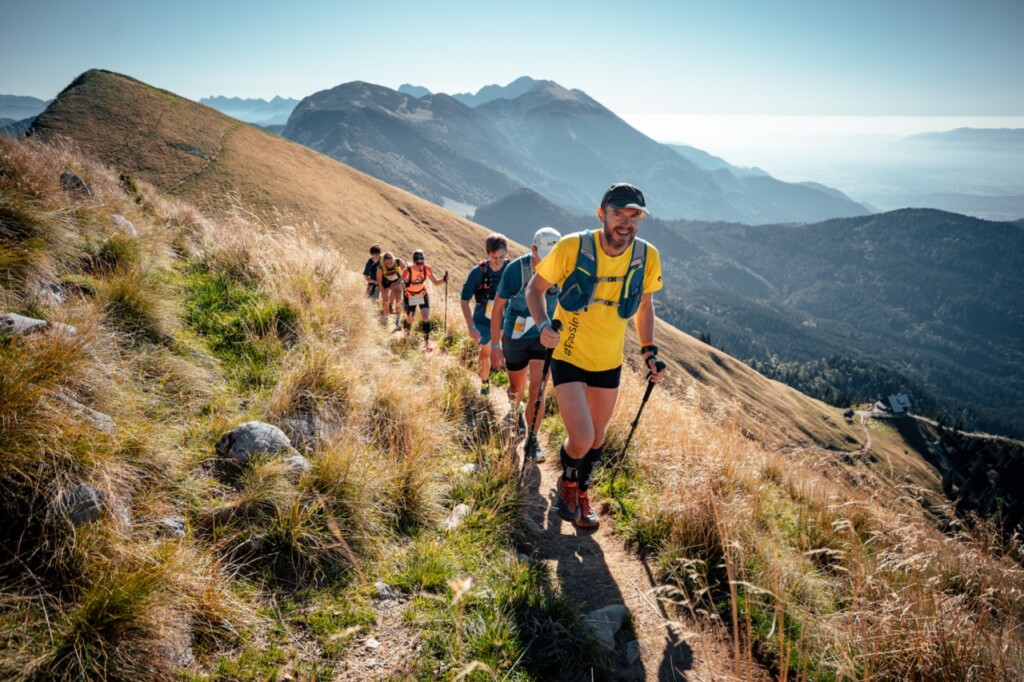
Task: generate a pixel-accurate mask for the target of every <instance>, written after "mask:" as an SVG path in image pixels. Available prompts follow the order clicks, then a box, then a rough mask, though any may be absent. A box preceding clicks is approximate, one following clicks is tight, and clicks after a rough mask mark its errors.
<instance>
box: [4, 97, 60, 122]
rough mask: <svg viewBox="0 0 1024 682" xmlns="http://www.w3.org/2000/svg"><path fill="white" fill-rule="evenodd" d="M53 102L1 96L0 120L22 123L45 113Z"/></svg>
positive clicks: (34, 98) (32, 98)
mask: <svg viewBox="0 0 1024 682" xmlns="http://www.w3.org/2000/svg"><path fill="white" fill-rule="evenodd" d="M52 101H53V100H45V101H44V100H41V99H39V98H37V97H28V96H25V95H0V118H7V119H10V120H12V121H21V120H23V119H26V118H32V117H34V116H38V115H39V114H41V113H43V110H44V109H46V107H47V105H49V104H50V102H52Z"/></svg>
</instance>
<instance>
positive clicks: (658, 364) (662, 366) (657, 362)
mask: <svg viewBox="0 0 1024 682" xmlns="http://www.w3.org/2000/svg"><path fill="white" fill-rule="evenodd" d="M665 367H667V365H666V364H665V363H664V362H663V361H661V360H655V361H654V369H655V371H658V372H660V371H661V370H663V369H665ZM652 376H654V372H652V371H650V370H647V380H648V381H650V380H651V377H652Z"/></svg>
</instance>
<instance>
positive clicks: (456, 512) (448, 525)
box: [441, 503, 470, 530]
mask: <svg viewBox="0 0 1024 682" xmlns="http://www.w3.org/2000/svg"><path fill="white" fill-rule="evenodd" d="M469 512H470V509H469V505H468V504H465V503H461V504H457V505H455V509H452V513H451V514H450V515H449V516H448V518H447V519H445V520H444V521H443V522H442V523H441V527H442V528H443V529H444V530H455V529H456V528H458V527H459V526H461V525H462V522H463V521H465V520H466V517H467V516H468V515H469Z"/></svg>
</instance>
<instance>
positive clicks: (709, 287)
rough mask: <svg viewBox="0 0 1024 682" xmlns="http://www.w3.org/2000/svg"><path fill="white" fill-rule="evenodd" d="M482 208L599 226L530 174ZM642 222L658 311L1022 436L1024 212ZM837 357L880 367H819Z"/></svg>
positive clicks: (798, 379)
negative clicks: (1003, 219)
mask: <svg viewBox="0 0 1024 682" xmlns="http://www.w3.org/2000/svg"><path fill="white" fill-rule="evenodd" d="M473 219H474V220H475V221H476V222H478V223H480V224H481V225H485V226H487V227H489V228H491V229H494V230H497V231H500V232H503V233H505V234H507V235H508V236H509V237H511V238H513V239H516V240H518V241H521V242H524V243H528V242H529V239H530V237H531V235H532V233H533V231H534V230H535V229H536V228H537V227H539V226H542V225H550V226H552V227H555V228H556V229H559V230H560V231H562V232H563V234H564V233H566V232H571V231H576V230H579V229H581V228H584V227H596V226H597V220H596V218H595V217H594V216H593V213H590V212H588V213H587V214H573V213H571V212H568V211H565V210H563V209H561V208H560V207H558V206H555V205H554V204H552V203H551V202H549V201H547V200H546V199H545V198H544V197H542V196H540V195H539V194H537V193H535V192H531V191H529V190H522V191H520V192H517V193H516V194H514V195H512V196H509V197H505V198H503V199H501V200H499V201H497V202H494V203H492V204H489V205H487V206H481V207H480V208H479V209H478V210H477V212H476V214H475V215H474V217H473ZM641 229H642V232H643V235H644V236H645V237H647V238H648V239H650V240H651V241H652V242H653V243H654V244H656V245H657V246H658V248H659V249H660V250H661V253H662V258H663V262H664V268H663V269H664V278H665V285H666V286H665V292H664V294H663V295H661V296H659V299H658V303H659V307H658V310H659V313H658V314H659V316H660V317H662V318H663V319H665V320H667V321H669V322H671V323H672V324H674V325H675V326H677V327H678V328H680V329H682V330H683V331H685V332H687V333H689V334H691V335H693V336H706V337H709V338H710V340H711V342H712V343H713V344H715V345H716V346H718V347H721V348H724V349H725V350H727V351H728V352H729V353H730V354H731V355H734V356H735V357H738V358H744V359H747V360H748V361H751V362H753V363H754V364H755V366H757V367H758V369H759V370H760V371H762V372H764V373H768V374H772V373H773V371H775V370H777V369H778V368H780V367H782V366H783V365H786V364H787V363H788V366H787V368H786V371H787V372H788V373H789V374H790V376H787V381H788V383H790V384H791V385H796V386H797V387H799V388H800V389H801V390H804V391H805V392H808V393H810V394H812V395H815V396H816V397H819V398H822V399H832V400H837V401H840V402H841V401H842V400H843V399H844V397H846V398H852V397H861V398H865V397H874V395H864V392H865V391H870V390H878V391H880V390H883V389H882V388H881V386H882V384H881V383H880V382H881V381H883V380H884V381H885V382H888V383H886V384H885V385H886V386H889V388H888V389H885V390H891V391H897V390H908V391H911V392H912V393H913V394H914V395H915V400H916V401H917V405H918V407H919V408H920V409H922V411H930V412H933V413H941V414H945V415H947V416H948V417H949V418H950V423H952V419H955V418H957V417H963V418H964V421H965V422H967V423H969V424H972V425H973V426H978V427H981V428H986V429H992V430H994V431H997V432H1002V433H1012V434H1014V435H1016V436H1018V437H1021V436H1024V417H1022V416H1021V411H1020V407H1021V406H1022V405H1024V375H1022V373H1021V371H1020V368H1021V367H1024V307H1022V306H1021V292H1024V273H1022V271H1021V269H1020V267H1019V264H1020V263H1021V262H1024V230H1022V229H1021V226H1020V225H1019V224H1015V223H998V222H989V221H985V220H979V219H976V218H970V217H967V216H962V215H957V214H952V213H945V212H941V211H936V210H930V209H904V210H899V211H893V212H889V213H884V214H877V215H871V216H861V217H852V218H844V219H833V220H828V221H824V222H819V223H814V224H808V225H791V224H789V225H759V226H747V225H741V224H735V223H723V222H706V221H705V222H701V221H682V220H678V221H666V220H661V219H658V218H657V217H653V218H650V219H648V220H645V221H644V223H643V225H642V228H641ZM826 358H847V359H849V361H850V362H852V363H854V365H855V366H856V367H857V371H858V372H860V373H863V374H865V375H867V376H870V377H871V379H870V381H871V383H860V384H856V383H855V382H853V381H852V380H850V379H849V377H848V376H845V375H843V376H834V377H832V378H826V377H824V376H823V375H822V374H821V372H822V370H821V368H820V367H818V366H815V369H814V370H813V371H811V370H809V369H806V368H807V367H810V366H811V365H815V363H817V365H820V364H821V363H822V361H823V360H824V359H826ZM835 362H838V360H836V361H833V364H835ZM800 367H805V369H804V370H803V374H802V375H801V374H800V372H801V370H800ZM779 371H781V370H779ZM844 373H845V374H846V375H848V374H850V371H849V363H848V365H847V366H846V367H845V372H844ZM858 391H859V393H858Z"/></svg>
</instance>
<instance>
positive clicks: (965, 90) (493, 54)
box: [0, 0, 1024, 116]
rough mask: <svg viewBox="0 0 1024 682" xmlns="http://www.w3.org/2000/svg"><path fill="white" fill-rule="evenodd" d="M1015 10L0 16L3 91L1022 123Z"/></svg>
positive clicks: (109, 6) (182, 7)
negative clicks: (549, 98) (143, 87)
mask: <svg viewBox="0 0 1024 682" xmlns="http://www.w3.org/2000/svg"><path fill="white" fill-rule="evenodd" d="M1022 33H1024V2H1021V0H858V1H857V2H833V1H831V0H808V1H800V0H776V1H774V2H773V1H770V0H760V1H753V0H751V1H749V2H741V1H736V0H713V1H712V0H708V1H706V2H704V1H702V2H689V1H686V0H675V1H671V2H670V1H665V2H643V1H638V2H601V1H594V0H587V1H585V2H584V1H582V0H580V1H575V0H572V1H568V2H564V1H559V0H546V1H544V2H536V1H534V0H519V1H518V2H512V3H487V2H479V1H478V2H469V1H460V2H440V1H439V2H422V1H419V2H413V1H399V0H373V1H372V2H370V1H368V0H360V2H346V1H344V0H342V1H339V2H264V1H262V0H248V1H247V2H217V1H216V0H205V1H204V2H195V1H192V0H178V1H176V2H159V3H156V2H145V1H140V0H133V1H132V2H120V1H113V0H108V1H104V0H98V1H95V2H88V1H86V0H73V1H55V0H33V1H32V2H4V8H3V9H2V10H0V64H2V65H3V66H2V67H0V69H2V71H0V93H5V94H20V95H33V96H35V97H40V98H44V99H48V98H51V97H53V96H54V95H56V94H57V93H58V92H59V91H60V90H61V89H62V88H63V87H64V86H65V85H67V83H68V82H70V81H71V80H72V79H73V78H74V77H75V76H76V75H78V74H79V73H81V72H82V71H84V70H86V69H89V68H94V67H98V68H105V69H110V70H112V71H117V72H120V73H125V74H127V75H130V76H133V77H135V78H138V79H140V80H143V81H146V82H148V83H150V84H152V85H156V86H159V87H162V88H166V89H168V90H172V91H174V92H177V93H179V94H182V95H184V96H186V97H189V98H192V99H198V98H200V97H204V96H207V95H233V96H242V97H264V98H269V97H271V96H273V95H283V96H290V97H296V98H301V97H304V96H305V95H308V94H311V93H313V92H315V91H317V90H322V89H325V88H329V87H332V86H334V85H337V84H339V83H343V82H346V81H351V80H365V81H370V82H374V83H379V84H381V85H386V86H389V87H393V88H396V87H398V86H399V85H400V84H401V83H404V82H410V83H414V84H417V85H423V86H425V87H427V88H430V89H431V90H433V91H435V92H437V91H442V92H449V93H453V92H465V91H473V92H475V91H476V90H478V89H479V88H480V87H482V86H484V85H487V84H490V83H499V84H505V83H508V82H510V81H512V80H513V79H515V78H516V77H518V76H522V75H529V76H532V77H534V78H547V79H551V80H555V81H558V82H559V83H561V84H562V85H564V86H566V87H570V88H580V89H582V90H585V91H586V92H587V93H588V94H590V95H591V96H593V97H594V98H596V99H597V100H598V101H600V102H601V103H603V104H605V105H606V106H608V107H609V108H610V109H612V110H613V111H616V112H636V113H652V114H762V115H897V116H932V115H952V116H964V115H1024V40H1022V39H1021V35H1022Z"/></svg>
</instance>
